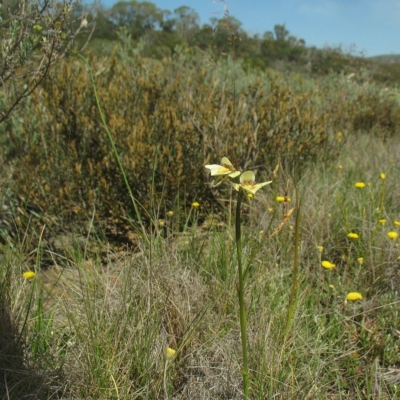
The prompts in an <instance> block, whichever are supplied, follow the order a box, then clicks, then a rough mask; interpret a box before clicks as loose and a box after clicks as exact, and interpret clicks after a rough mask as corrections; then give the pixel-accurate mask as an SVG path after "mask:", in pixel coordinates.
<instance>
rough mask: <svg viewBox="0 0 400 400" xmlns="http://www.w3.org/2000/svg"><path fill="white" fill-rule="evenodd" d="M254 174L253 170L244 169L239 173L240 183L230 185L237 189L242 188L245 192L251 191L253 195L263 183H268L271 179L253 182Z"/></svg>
mask: <svg viewBox="0 0 400 400" xmlns="http://www.w3.org/2000/svg"><path fill="white" fill-rule="evenodd" d="M255 180H256V176H255V174H254V172H253V171H246V172H243V174H242V175H240V183H232V182H231V184H232V186H233V188H234V189H235V190H237V191H239V190H240V189H242V190H244V191H245V192H246V194H248V193H251V194H253V195H255V194H256V192H257V191H258V190H259V189H261V188H262V187H263V186H265V185H269V184H270V183H271V182H272V181H268V182H262V183H257V184H256V182H255Z"/></svg>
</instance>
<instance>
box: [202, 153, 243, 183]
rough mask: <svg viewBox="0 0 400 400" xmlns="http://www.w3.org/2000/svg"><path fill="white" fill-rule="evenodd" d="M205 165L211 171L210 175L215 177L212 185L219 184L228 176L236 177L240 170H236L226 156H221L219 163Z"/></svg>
mask: <svg viewBox="0 0 400 400" xmlns="http://www.w3.org/2000/svg"><path fill="white" fill-rule="evenodd" d="M205 167H206V168H207V169H209V170H210V171H211V176H216V177H217V178H216V179H215V181H214V183H213V187H215V186H218V185H220V184H221V183H222V182H223V181H224V180H225V179H227V178H228V177H229V178H236V177H237V176H239V175H240V171H236V169H235V167H234V166H233V165H232V163H231V162H230V161H229V159H228V158H227V157H222V160H221V165H219V164H209V165H206V166H205Z"/></svg>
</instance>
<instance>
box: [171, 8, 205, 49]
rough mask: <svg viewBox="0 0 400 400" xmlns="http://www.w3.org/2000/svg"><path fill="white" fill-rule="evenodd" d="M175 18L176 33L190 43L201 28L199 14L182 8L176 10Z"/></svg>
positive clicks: (191, 9) (190, 9)
mask: <svg viewBox="0 0 400 400" xmlns="http://www.w3.org/2000/svg"><path fill="white" fill-rule="evenodd" d="M173 16H174V27H175V31H176V33H177V34H179V35H180V36H181V37H182V38H183V39H184V40H185V41H186V42H187V43H189V42H190V41H191V38H192V37H193V34H194V32H195V31H197V30H198V29H199V28H200V25H199V24H200V17H199V14H197V12H196V11H195V10H193V8H190V7H187V6H182V7H179V8H177V9H176V10H174V13H173Z"/></svg>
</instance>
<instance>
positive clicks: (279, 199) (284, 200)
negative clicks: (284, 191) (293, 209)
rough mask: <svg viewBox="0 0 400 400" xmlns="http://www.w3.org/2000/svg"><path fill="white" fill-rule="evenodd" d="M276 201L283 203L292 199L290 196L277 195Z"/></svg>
mask: <svg viewBox="0 0 400 400" xmlns="http://www.w3.org/2000/svg"><path fill="white" fill-rule="evenodd" d="M276 201H277V202H278V203H283V202H285V203H290V202H291V201H292V199H291V198H290V197H285V196H277V197H276Z"/></svg>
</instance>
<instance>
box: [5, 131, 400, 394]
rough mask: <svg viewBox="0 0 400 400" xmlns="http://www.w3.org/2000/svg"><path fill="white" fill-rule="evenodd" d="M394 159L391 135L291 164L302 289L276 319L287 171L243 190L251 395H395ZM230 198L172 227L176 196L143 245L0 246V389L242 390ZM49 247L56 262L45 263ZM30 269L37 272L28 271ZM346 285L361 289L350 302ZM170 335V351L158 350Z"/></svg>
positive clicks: (399, 376) (355, 140)
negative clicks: (296, 166) (334, 155)
mask: <svg viewBox="0 0 400 400" xmlns="http://www.w3.org/2000/svg"><path fill="white" fill-rule="evenodd" d="M216 161H218V160H216ZM399 165H400V141H399V138H398V137H393V138H389V139H385V140H383V139H381V138H379V137H377V136H372V135H352V136H351V137H350V138H348V140H347V141H346V142H345V144H344V145H343V147H342V150H341V152H340V154H339V157H338V159H337V160H336V159H335V160H332V161H329V160H327V162H325V163H323V164H322V163H318V164H309V165H308V166H307V167H306V168H304V169H302V170H301V171H300V172H299V173H298V175H297V176H296V177H295V178H296V182H297V185H298V190H299V193H300V196H301V199H302V213H301V216H302V217H301V223H300V243H299V294H298V301H297V307H296V311H295V313H294V315H293V319H292V321H291V326H290V329H289V330H288V331H287V330H286V322H287V310H288V304H289V295H290V292H291V287H292V274H293V260H294V252H295V241H294V234H295V227H294V223H295V221H294V218H293V216H291V217H289V218H286V220H285V217H284V216H285V215H287V213H288V211H289V210H290V209H291V208H293V207H294V205H293V204H294V202H295V193H294V185H293V175H291V173H290V170H289V169H286V168H285V167H282V168H280V169H279V171H278V172H277V174H276V176H275V178H274V180H273V183H272V184H271V185H270V186H267V188H266V189H263V191H260V192H259V193H257V197H256V198H255V199H253V200H250V201H246V203H245V205H244V208H243V213H244V215H243V221H244V222H243V233H242V234H243V239H242V240H243V260H244V262H247V261H251V264H250V265H251V268H250V269H249V270H248V275H247V278H246V287H245V303H246V314H247V327H248V348H249V370H250V374H249V377H250V398H254V399H256V398H257V399H264V398H271V399H272V398H274V399H277V398H279V399H290V398H293V399H295V398H296V399H298V398H302V399H366V398H369V399H396V398H398V396H399V391H398V384H399V382H400V373H399V368H400V359H399V353H398V347H399V345H400V338H399V336H398V333H397V330H396V327H397V326H398V322H399V321H398V318H399V316H398V314H399V302H398V291H399V285H400V281H399V277H398V267H399V266H400V264H399V263H400V259H399V256H400V248H399V247H398V243H399V239H398V238H397V239H396V238H394V239H391V238H390V237H389V236H388V232H397V233H400V227H399V225H400V222H399V221H400V214H399V209H400V189H399V186H398V179H397V176H398V174H399V172H400V171H399ZM198 168H199V169H200V168H202V165H199V166H198ZM382 173H384V174H385V175H381V174H382ZM264 177H265V178H269V176H264V172H260V180H261V179H262V178H264ZM382 178H384V179H382ZM357 182H364V183H365V187H363V188H356V187H355V184H356V183H357ZM278 196H282V197H284V198H285V197H286V200H287V201H286V202H285V201H282V202H278V201H277V200H276V199H277V197H278ZM289 198H290V199H291V201H290V202H289V201H288V200H289ZM229 199H230V198H229V196H227V198H226V200H227V201H226V202H224V203H223V204H224V205H225V207H224V210H225V211H224V214H222V215H221V213H216V214H215V217H214V215H213V212H212V209H211V208H210V209H206V208H207V204H204V203H200V207H199V209H196V208H192V209H191V211H190V218H191V223H190V224H187V225H186V227H185V229H184V231H183V232H179V229H178V227H179V225H178V224H177V222H176V221H175V220H174V218H175V217H176V214H177V213H178V210H176V209H173V210H174V211H175V213H174V215H170V216H168V217H167V218H166V219H165V221H164V223H163V224H160V225H157V227H156V228H154V230H153V232H152V233H151V235H150V239H151V245H150V246H148V244H147V243H144V242H143V243H139V245H138V248H137V250H136V251H135V252H132V251H129V250H128V251H127V250H125V251H120V252H115V251H111V250H104V249H103V250H102V254H106V257H105V258H104V256H103V259H101V258H100V257H96V256H94V255H93V254H92V253H87V252H85V249H84V247H85V243H83V247H82V246H80V245H79V242H76V241H75V242H74V241H73V240H71V242H70V244H69V245H68V246H66V245H65V246H64V249H63V251H62V252H61V251H60V252H59V253H57V252H54V251H52V250H51V251H50V250H49V248H48V247H47V245H46V243H42V244H41V245H40V246H38V247H37V248H36V250H35V252H34V253H31V254H30V255H27V254H26V252H24V251H23V250H24V249H23V246H22V245H23V242H20V246H18V245H11V244H8V245H5V246H3V248H2V255H1V257H2V258H1V264H0V265H1V266H0V273H1V275H0V282H1V284H2V290H1V298H0V300H1V305H2V309H1V321H2V323H1V325H0V327H1V331H0V332H1V337H0V345H1V349H0V350H1V352H0V360H1V363H0V366H1V367H0V368H1V371H2V374H3V376H4V379H2V381H1V383H0V393H1V396H2V397H3V398H12V399H17V398H18V399H21V398H45V399H50V398H61V399H83V398H84V399H127V398H129V399H165V398H169V399H211V398H212V399H227V398H229V399H240V398H242V384H241V374H242V371H241V351H240V348H241V343H240V327H239V321H238V302H237V278H238V277H237V263H236V257H235V246H234V241H233V236H234V227H233V222H232V216H231V212H230V210H231V208H232V207H233V204H231V206H232V207H230V206H229V204H230V203H229ZM201 212H206V214H207V215H208V218H207V219H205V220H202V219H201V218H200V215H201ZM186 217H187V216H186ZM283 220H285V223H284V224H283V225H282V221H283ZM174 221H175V222H174ZM383 221H384V222H383ZM397 223H398V224H397ZM278 228H279V233H278V234H276V235H273V233H274V232H275V231H276V230H277V229H278ZM348 233H355V234H357V239H350V238H349V237H348V236H347V235H348ZM92 239H93V238H92V237H91V236H90V235H89V236H88V237H87V238H86V239H85V240H86V244H87V243H89V242H90V241H91V240H92ZM63 243H65V242H63ZM60 246H61V248H62V244H60ZM49 253H50V255H49ZM46 254H47V257H50V258H51V259H52V260H53V264H54V266H53V267H52V268H42V263H41V260H42V259H43V258H44V256H45V255H46ZM361 259H362V260H361ZM322 261H329V262H330V263H331V264H334V267H333V268H331V269H325V268H323V267H322V266H321V263H322ZM27 270H32V271H35V273H36V276H35V277H34V278H33V279H30V280H27V279H24V278H23V277H22V273H23V272H26V271H27ZM349 292H359V293H360V294H361V295H362V300H361V301H354V302H352V301H351V300H347V301H346V296H347V294H348V293H349ZM167 348H170V349H173V350H175V353H174V354H172V355H168V356H167V355H166V349H167ZM35 396H36V397H35Z"/></svg>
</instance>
